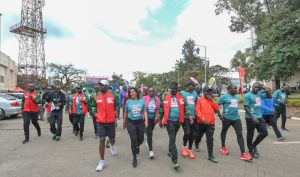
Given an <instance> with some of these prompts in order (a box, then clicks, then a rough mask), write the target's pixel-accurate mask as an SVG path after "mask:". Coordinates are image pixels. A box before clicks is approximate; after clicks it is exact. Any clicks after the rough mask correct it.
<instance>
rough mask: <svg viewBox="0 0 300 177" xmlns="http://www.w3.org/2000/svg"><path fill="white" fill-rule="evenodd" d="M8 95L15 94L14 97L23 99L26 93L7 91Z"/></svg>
mask: <svg viewBox="0 0 300 177" xmlns="http://www.w3.org/2000/svg"><path fill="white" fill-rule="evenodd" d="M5 94H6V95H10V96H13V97H16V98H17V99H21V100H22V99H23V97H24V94H23V93H5Z"/></svg>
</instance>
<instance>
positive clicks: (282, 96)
mask: <svg viewBox="0 0 300 177" xmlns="http://www.w3.org/2000/svg"><path fill="white" fill-rule="evenodd" d="M272 97H273V98H274V100H275V102H276V106H278V102H282V103H286V93H284V92H282V91H281V90H280V89H278V90H276V91H275V92H274V93H273V95H272Z"/></svg>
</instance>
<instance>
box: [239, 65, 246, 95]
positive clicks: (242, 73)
mask: <svg viewBox="0 0 300 177" xmlns="http://www.w3.org/2000/svg"><path fill="white" fill-rule="evenodd" d="M245 73H246V71H245V68H240V69H239V74H240V82H241V94H242V96H243V97H244V80H245Z"/></svg>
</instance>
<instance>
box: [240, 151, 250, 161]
mask: <svg viewBox="0 0 300 177" xmlns="http://www.w3.org/2000/svg"><path fill="white" fill-rule="evenodd" d="M241 160H244V161H250V160H252V157H251V155H249V154H248V153H246V152H244V153H242V155H241Z"/></svg>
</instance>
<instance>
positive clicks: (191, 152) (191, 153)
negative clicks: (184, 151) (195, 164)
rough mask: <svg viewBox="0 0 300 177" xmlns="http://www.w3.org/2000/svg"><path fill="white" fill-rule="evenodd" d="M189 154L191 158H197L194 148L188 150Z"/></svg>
mask: <svg viewBox="0 0 300 177" xmlns="http://www.w3.org/2000/svg"><path fill="white" fill-rule="evenodd" d="M188 156H189V158H190V159H195V154H194V152H193V151H192V150H188Z"/></svg>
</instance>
